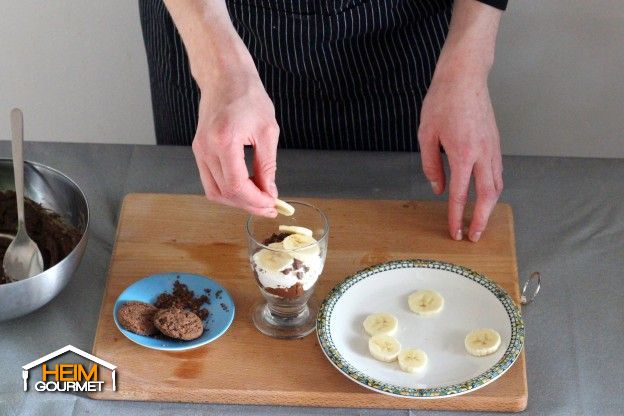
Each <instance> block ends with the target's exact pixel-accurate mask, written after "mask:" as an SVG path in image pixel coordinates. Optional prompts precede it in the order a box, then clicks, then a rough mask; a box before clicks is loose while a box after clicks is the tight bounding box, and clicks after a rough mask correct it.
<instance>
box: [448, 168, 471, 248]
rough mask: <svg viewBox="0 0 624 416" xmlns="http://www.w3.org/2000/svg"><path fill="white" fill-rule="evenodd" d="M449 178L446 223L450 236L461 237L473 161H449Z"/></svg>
mask: <svg viewBox="0 0 624 416" xmlns="http://www.w3.org/2000/svg"><path fill="white" fill-rule="evenodd" d="M450 164H451V180H450V182H449V202H448V203H449V212H448V224H449V232H450V234H451V238H452V239H454V240H461V239H462V238H463V232H462V228H463V219H464V207H465V206H466V202H467V201H468V188H469V186H470V175H471V173H472V166H473V163H472V162H469V161H468V160H460V161H456V162H455V161H450Z"/></svg>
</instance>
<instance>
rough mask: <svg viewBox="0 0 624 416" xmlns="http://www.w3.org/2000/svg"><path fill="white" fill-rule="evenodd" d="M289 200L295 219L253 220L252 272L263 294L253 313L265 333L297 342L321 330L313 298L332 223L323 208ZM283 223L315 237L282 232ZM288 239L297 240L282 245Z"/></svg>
mask: <svg viewBox="0 0 624 416" xmlns="http://www.w3.org/2000/svg"><path fill="white" fill-rule="evenodd" d="M287 202H288V203H289V204H291V205H292V206H293V207H294V208H295V213H294V214H293V215H292V216H290V217H287V216H284V215H278V216H277V218H264V217H256V216H250V217H249V219H248V220H247V224H246V227H245V229H246V232H247V240H248V247H249V261H250V264H251V270H252V273H253V275H254V278H255V280H256V283H257V284H258V287H259V288H260V293H261V294H262V298H261V299H260V300H259V301H258V302H256V303H255V304H254V306H253V309H252V312H251V315H252V319H253V323H254V325H255V326H256V328H258V330H259V331H260V332H262V333H263V334H265V335H269V336H271V337H275V338H291V339H292V338H302V337H304V336H306V335H308V334H309V333H310V332H312V331H314V328H315V327H316V314H317V312H318V305H317V304H316V303H315V302H313V301H311V300H310V297H311V296H312V294H313V293H314V287H315V286H316V282H317V281H318V278H319V276H320V275H321V272H322V271H323V266H324V264H325V257H326V255H327V239H328V234H329V223H328V222H327V217H326V216H325V214H323V212H322V211H321V210H319V209H318V208H316V207H314V206H312V205H309V204H306V203H304V202H295V201H287ZM280 225H286V226H296V227H305V228H307V229H308V230H310V231H312V236H311V237H310V236H307V237H306V236H302V235H301V234H299V233H285V232H281V231H279V226H280ZM289 235H290V236H293V237H290V238H289V239H288V241H287V242H286V243H282V241H283V240H284V239H285V238H287V237H288V236H289ZM293 241H294V243H293ZM284 245H286V247H284Z"/></svg>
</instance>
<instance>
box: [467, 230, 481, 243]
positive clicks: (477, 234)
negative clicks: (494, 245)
mask: <svg viewBox="0 0 624 416" xmlns="http://www.w3.org/2000/svg"><path fill="white" fill-rule="evenodd" d="M480 238H481V231H477V232H476V233H474V234H472V237H471V238H470V239H471V240H472V241H473V242H475V243H476V242H477V241H479V239H480Z"/></svg>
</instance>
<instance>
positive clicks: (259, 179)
mask: <svg viewBox="0 0 624 416" xmlns="http://www.w3.org/2000/svg"><path fill="white" fill-rule="evenodd" d="M278 138H279V127H278V126H277V124H273V125H269V126H267V127H266V128H265V129H264V131H262V132H260V136H259V138H258V140H257V141H256V146H255V149H254V160H253V170H254V182H255V184H256V185H257V186H258V188H260V190H262V191H264V192H266V193H268V194H269V195H271V196H272V197H273V198H277V186H275V170H276V168H277V164H276V160H277V141H278Z"/></svg>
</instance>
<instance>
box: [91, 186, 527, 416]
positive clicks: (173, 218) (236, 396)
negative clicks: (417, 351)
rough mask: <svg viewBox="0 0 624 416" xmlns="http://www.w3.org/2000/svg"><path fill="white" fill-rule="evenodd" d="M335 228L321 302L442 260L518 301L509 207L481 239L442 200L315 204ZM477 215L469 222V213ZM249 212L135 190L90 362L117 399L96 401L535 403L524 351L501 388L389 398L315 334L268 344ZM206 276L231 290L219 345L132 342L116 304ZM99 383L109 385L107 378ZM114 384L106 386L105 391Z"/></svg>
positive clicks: (482, 406) (108, 395) (488, 407)
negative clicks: (257, 305)
mask: <svg viewBox="0 0 624 416" xmlns="http://www.w3.org/2000/svg"><path fill="white" fill-rule="evenodd" d="M297 200H302V201H307V202H310V203H312V204H314V205H316V206H318V207H319V208H320V209H322V210H323V211H324V212H325V213H326V214H327V216H328V218H329V220H330V239H329V248H328V255H327V261H326V265H325V269H324V271H323V274H322V275H321V277H320V279H319V282H318V284H317V288H316V292H315V295H314V297H315V298H316V299H317V300H319V301H320V300H322V299H323V298H324V297H325V295H326V294H327V293H328V292H329V290H330V289H331V288H332V287H333V286H334V285H335V284H336V283H338V282H339V281H341V280H342V279H344V278H345V277H346V276H348V275H351V274H353V273H354V272H356V271H358V270H360V269H362V268H365V267H368V266H371V265H373V264H376V263H380V262H384V261H387V260H393V259H408V258H422V259H435V260H443V261H448V262H452V263H457V264H460V265H463V266H467V267H469V268H472V269H474V270H476V271H478V272H480V273H483V274H485V275H486V276H488V277H490V278H491V279H493V280H494V281H496V282H497V283H499V284H500V285H501V286H502V287H503V288H504V289H505V290H507V291H508V292H509V293H510V295H511V296H512V297H513V299H514V300H515V301H516V302H519V289H518V270H517V266H516V251H515V243H514V232H513V216H512V212H511V207H510V206H508V205H506V204H498V205H497V206H496V208H495V210H494V212H493V214H492V217H491V219H490V223H489V226H488V229H487V231H486V232H485V233H484V234H483V237H482V238H481V241H480V242H479V243H476V244H474V243H470V242H468V241H462V242H455V241H452V240H451V239H450V238H449V237H448V233H447V220H446V213H447V210H446V204H445V203H443V202H421V201H381V200H347V199H309V198H297ZM468 215H469V214H468ZM245 219H246V214H245V213H244V212H242V211H239V210H235V209H232V208H228V207H225V206H221V205H215V204H211V203H209V202H208V201H206V200H205V198H203V197H202V196H198V195H167V194H129V195H127V196H126V198H125V199H124V202H123V206H122V209H121V213H120V216H119V224H118V228H117V237H116V241H115V246H114V249H113V255H112V258H111V263H110V269H109V272H108V279H107V286H106V291H105V294H104V299H103V303H102V308H101V311H100V318H99V323H98V327H97V331H96V335H95V341H94V345H93V354H94V355H96V356H97V357H100V358H102V359H104V360H107V361H110V362H111V363H113V364H115V365H117V366H118V369H117V391H115V392H113V391H111V390H106V391H104V392H101V393H93V394H91V397H92V398H94V399H110V400H149V401H176V402H202V403H231V404H234V403H236V404H270V405H293V406H323V407H326V406H327V407H375V408H404V409H447V410H482V411H521V410H523V409H524V408H525V407H526V403H527V380H526V365H525V358H524V352H523V353H522V354H521V356H520V358H519V359H518V361H517V362H516V363H515V364H514V365H513V366H512V367H511V369H509V371H508V372H507V373H506V374H504V375H503V376H502V377H501V378H499V379H498V380H496V381H495V382H493V383H491V384H489V385H488V386H485V387H483V388H481V389H479V390H477V391H475V392H472V393H468V394H465V395H462V396H457V397H452V398H445V399H435V400H415V399H403V398H394V397H389V396H385V395H382V394H379V393H375V392H372V391H370V390H367V389H365V388H364V387H361V386H359V385H357V384H355V383H353V382H351V381H349V380H348V379H347V378H346V377H345V376H343V375H342V374H340V373H339V372H338V371H337V370H336V369H334V367H333V366H332V365H331V364H330V363H329V362H328V361H327V359H326V358H325V356H324V355H323V352H322V351H321V349H320V347H319V345H318V340H317V339H316V336H315V335H314V334H312V335H309V336H307V337H306V338H304V339H301V340H295V341H285V340H278V339H272V338H270V337H267V336H265V335H262V334H261V333H259V332H258V331H257V330H256V329H255V327H254V326H253V324H252V322H251V318H250V308H251V305H252V303H253V302H254V301H255V300H256V299H258V298H259V296H260V293H259V290H258V288H257V286H256V283H255V281H254V279H253V277H252V275H251V270H250V267H249V260H248V258H247V241H246V237H245V232H244V228H243V225H244V222H245ZM167 271H178V272H188V273H197V274H202V275H206V276H209V277H211V278H213V279H215V280H217V281H218V282H219V283H221V284H222V285H223V286H224V287H226V288H227V290H228V291H229V292H230V293H231V294H232V297H233V298H234V302H235V304H236V316H235V318H234V322H233V324H232V326H231V327H230V329H229V330H228V331H227V332H226V333H225V334H224V335H223V336H222V337H221V338H219V339H218V340H216V341H214V342H212V343H210V344H208V345H206V346H203V347H200V348H197V349H195V350H191V351H187V352H163V351H155V350H150V349H147V348H144V347H141V346H139V345H137V344H134V343H133V342H131V341H129V340H128V339H126V338H125V337H124V336H123V335H122V334H121V333H120V332H119V331H118V330H117V328H116V326H115V323H114V321H113V305H114V303H115V300H116V299H117V297H118V296H119V294H120V293H121V292H122V291H123V290H124V289H125V288H126V287H128V286H129V285H130V284H132V283H134V282H135V281H137V280H139V279H141V278H143V277H145V276H148V275H150V274H153V273H160V272H167ZM102 375H103V376H105V377H110V373H109V372H108V371H102ZM106 385H107V386H109V387H110V385H111V384H110V383H106Z"/></svg>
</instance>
